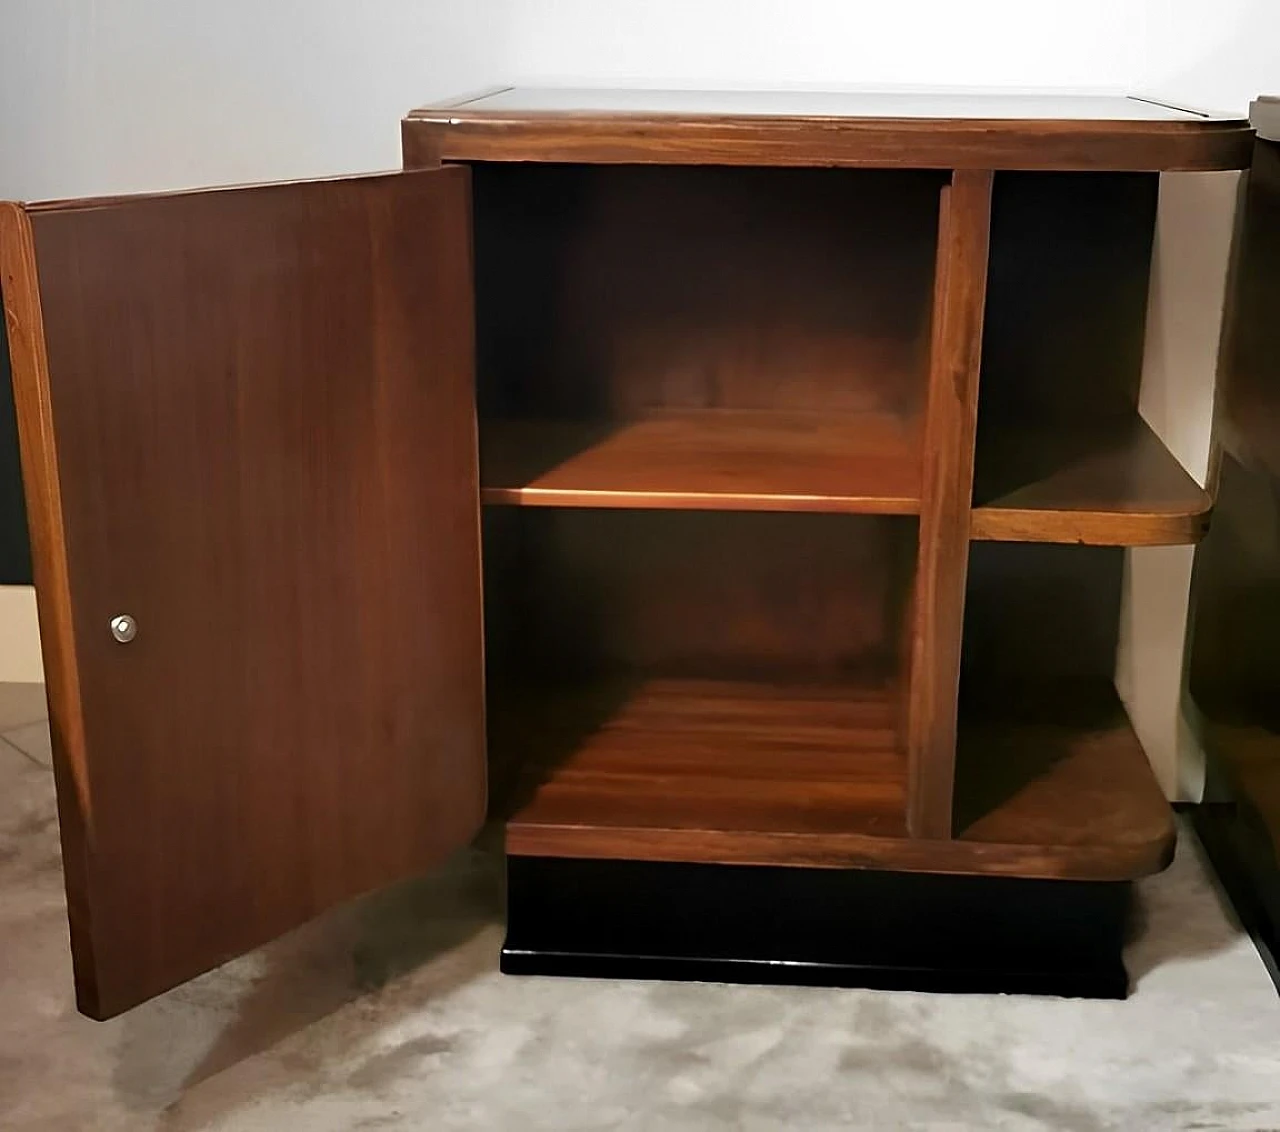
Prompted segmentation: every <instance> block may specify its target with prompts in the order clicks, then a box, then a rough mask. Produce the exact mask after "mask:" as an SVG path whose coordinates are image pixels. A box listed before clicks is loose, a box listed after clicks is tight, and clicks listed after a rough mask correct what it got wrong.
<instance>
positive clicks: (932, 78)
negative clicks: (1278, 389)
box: [0, 0, 1280, 792]
mask: <svg viewBox="0 0 1280 1132" xmlns="http://www.w3.org/2000/svg"><path fill="white" fill-rule="evenodd" d="M513 78H514V79H523V80H533V81H542V82H555V81H579V82H595V83H601V84H608V83H634V84H638V85H662V84H666V85H681V84H687V85H701V86H714V85H734V86H765V87H768V86H782V85H803V86H818V87H821V86H833V85H877V84H878V85H928V86H980V87H994V88H1000V87H1024V88H1025V87H1069V88H1085V89H1108V90H1122V91H1132V92H1138V93H1149V94H1155V95H1159V96H1162V97H1165V98H1168V99H1171V100H1174V101H1180V102H1183V103H1186V104H1191V105H1200V106H1207V107H1212V108H1215V109H1223V110H1242V109H1244V107H1245V106H1246V105H1247V104H1248V102H1249V100H1250V99H1251V98H1252V97H1253V96H1255V95H1256V94H1258V93H1259V92H1261V91H1264V90H1271V91H1276V90H1280V0H1219V3H1217V4H1216V5H1210V4H1206V3H1204V0H1034V2H1029V0H966V2H965V3H957V2H956V0H896V2H892V3H885V2H884V0H876V2H874V3H869V2H866V0H861V2H859V0H608V2H602V0H452V2H451V3H440V2H431V0H372V2H369V3H364V4H359V3H354V2H352V0H221V2H220V3H214V4H211V3H208V2H207V0H202V2H201V3H195V2H193V0H108V2H101V3H100V2H98V0H0V196H3V197H17V198H25V199H37V198H41V197H58V196H79V195H88V194H94V193H109V192H130V191H139V190H154V189H165V188H175V187H183V186H190V185H199V184H228V183H235V182H239V181H251V180H265V179H274V178H285V177H307V176H320V175H325V174H332V173H348V172H361V171H366V170H372V169H380V168H389V167H394V166H395V165H397V164H398V162H399V135H398V125H397V123H398V119H399V117H400V115H401V114H402V113H403V112H404V111H405V110H407V109H408V108H410V107H412V106H414V105H418V104H421V103H423V102H425V101H428V100H430V99H432V98H436V97H440V96H443V95H446V94H450V93H456V92H459V91H469V90H473V89H476V88H479V87H483V86H485V85H488V84H490V83H495V82H502V81H507V80H510V79H513ZM1224 191H1229V190H1222V189H1219V188H1214V189H1210V188H1208V187H1205V186H1202V187H1192V188H1190V189H1189V190H1185V191H1184V190H1183V189H1182V188H1179V189H1177V190H1175V191H1174V193H1173V195H1172V196H1170V195H1169V193H1168V191H1164V196H1166V197H1168V201H1167V202H1166V201H1165V200H1163V199H1162V213H1161V241H1162V247H1163V248H1164V249H1165V253H1166V254H1164V255H1163V256H1162V257H1161V256H1158V262H1157V265H1156V270H1157V272H1160V271H1162V270H1164V268H1162V266H1161V264H1164V266H1165V267H1167V266H1168V264H1169V263H1170V262H1171V260H1170V258H1169V255H1168V254H1167V253H1168V252H1169V251H1170V250H1173V249H1182V248H1191V249H1192V250H1194V251H1195V252H1196V254H1199V255H1202V256H1203V257H1204V259H1203V262H1205V263H1206V264H1208V267H1207V268H1206V270H1204V271H1197V272H1196V273H1195V278H1196V286H1197V287H1198V288H1199V290H1200V292H1201V293H1202V294H1203V295H1204V302H1205V303H1206V304H1207V305H1206V306H1204V307H1202V308H1201V309H1203V310H1209V312H1210V314H1209V319H1208V322H1207V323H1202V324H1198V330H1197V334H1198V337H1197V339H1196V342H1195V344H1193V345H1192V346H1191V347H1189V349H1190V354H1186V353H1185V349H1184V343H1185V336H1184V338H1180V339H1179V342H1178V344H1177V350H1175V351H1172V352H1169V351H1166V353H1165V355H1162V359H1163V360H1161V359H1157V360H1158V361H1159V364H1157V365H1155V366H1153V367H1151V366H1149V372H1148V374H1147V375H1146V377H1145V379H1144V391H1143V393H1144V410H1145V411H1146V412H1147V414H1148V416H1149V417H1154V418H1158V419H1155V420H1154V421H1153V423H1156V424H1157V427H1158V428H1159V429H1160V431H1161V432H1162V434H1163V435H1165V436H1166V438H1167V439H1168V440H1169V441H1170V442H1171V445H1172V446H1173V448H1174V451H1176V452H1178V453H1179V455H1180V456H1182V457H1183V458H1184V459H1186V460H1187V462H1188V466H1189V467H1191V470H1192V471H1193V473H1195V474H1197V475H1202V474H1203V466H1202V465H1203V462H1204V459H1205V454H1206V453H1207V443H1208V439H1207V438H1208V426H1209V421H1208V416H1209V409H1208V399H1207V390H1208V388H1209V385H1210V384H1211V374H1209V373H1208V372H1201V371H1199V370H1198V371H1197V372H1196V373H1194V374H1190V375H1188V373H1187V372H1186V367H1185V366H1183V367H1182V369H1181V370H1179V369H1178V367H1177V366H1176V365H1175V366H1169V365H1166V364H1164V363H1165V361H1167V360H1168V358H1177V357H1185V356H1191V355H1194V356H1196V357H1198V358H1200V359H1204V358H1206V357H1207V356H1211V351H1212V347H1213V343H1214V340H1215V337H1216V332H1217V327H1216V322H1215V321H1214V320H1215V318H1216V310H1215V309H1213V305H1214V304H1215V303H1220V300H1221V277H1220V273H1219V268H1220V267H1221V265H1222V263H1223V262H1224V261H1223V259H1222V252H1223V251H1224V247H1225V245H1223V244H1222V242H1221V241H1222V240H1223V239H1225V236H1224V232H1225V228H1226V227H1227V226H1229V224H1228V225H1226V226H1224V224H1223V221H1222V216H1223V213H1222V212H1221V210H1220V209H1218V211H1216V212H1212V214H1208V213H1201V212H1200V210H1199V209H1198V208H1196V207H1194V199H1195V195H1196V194H1197V193H1200V192H1204V193H1206V194H1207V196H1206V200H1210V201H1211V203H1212V202H1213V201H1216V202H1218V204H1220V203H1221V200H1220V198H1221V196H1222V193H1223V192H1224ZM1187 192H1190V194H1191V196H1190V198H1188V197H1187ZM1188 199H1190V200H1191V201H1192V206H1190V207H1189V206H1188ZM1214 207H1215V208H1216V207H1217V205H1215V206H1214ZM1206 217H1207V219H1206ZM1228 220H1229V216H1228ZM1206 232H1209V234H1210V236H1211V239H1210V242H1209V246H1206V245H1205V242H1204V238H1205V234H1206ZM1213 240H1217V241H1218V243H1216V244H1214V243H1213ZM1182 254H1183V253H1182V252H1181V251H1176V250H1175V251H1174V256H1175V259H1177V257H1179V256H1181V255H1182ZM1178 262H1181V260H1178ZM1160 278H1161V277H1158V278H1157V283H1158V284H1159V283H1160ZM1184 278H1185V277H1184ZM1215 294H1216V298H1215ZM1184 298H1185V293H1184V292H1177V293H1176V294H1175V295H1174V296H1173V300H1172V301H1174V302H1175V303H1180V302H1182V301H1183V299H1184ZM1163 301H1164V302H1166V304H1167V303H1168V302H1169V301H1170V298H1169V295H1168V294H1167V293H1166V294H1165V295H1164V300H1163ZM1197 301H1198V300H1197ZM1154 313H1155V314H1156V315H1157V317H1158V318H1162V317H1163V316H1161V315H1160V314H1159V312H1158V311H1156V312H1154ZM1153 325H1157V330H1159V328H1160V327H1165V326H1177V327H1181V328H1182V329H1183V330H1185V326H1184V324H1183V322H1182V321H1181V320H1180V316H1178V318H1177V319H1175V320H1174V321H1172V322H1159V323H1158V324H1153ZM1161 341H1163V339H1159V340H1153V342H1152V343H1151V345H1152V346H1155V347H1159V346H1160V344H1161ZM1206 351H1208V352H1209V353H1208V354H1207V353H1206ZM1204 365H1207V363H1204ZM1201 369H1202V370H1203V366H1202V367H1201ZM1188 561H1189V559H1188V558H1187V554H1186V552H1185V551H1173V552H1168V553H1165V552H1159V551H1157V552H1151V553H1147V554H1145V555H1139V556H1138V557H1136V558H1134V559H1133V561H1132V562H1131V578H1130V580H1131V583H1132V584H1133V591H1134V593H1135V594H1137V593H1138V592H1139V591H1141V592H1142V593H1144V594H1146V595H1147V597H1148V600H1147V601H1146V602H1145V603H1144V604H1142V605H1134V604H1132V603H1131V604H1130V606H1129V607H1128V608H1127V615H1126V624H1125V633H1126V638H1125V655H1124V656H1123V657H1122V658H1121V672H1120V678H1121V684H1122V686H1123V687H1124V688H1125V692H1126V696H1127V698H1128V699H1129V701H1130V705H1131V710H1132V711H1133V712H1134V715H1135V719H1137V720H1140V721H1141V722H1140V726H1141V727H1142V730H1143V737H1144V740H1145V741H1146V742H1147V744H1148V749H1149V750H1150V752H1151V754H1152V757H1153V761H1154V762H1155V763H1156V766H1157V769H1158V770H1159V771H1160V774H1161V777H1162V779H1163V781H1164V782H1165V783H1166V785H1167V786H1169V788H1170V789H1171V790H1172V789H1174V788H1175V786H1177V785H1179V784H1180V787H1181V789H1183V790H1184V791H1191V792H1194V789H1195V779H1196V773H1195V766H1194V763H1195V759H1194V754H1191V755H1188V754H1187V752H1186V750H1185V746H1180V744H1181V743H1182V742H1183V741H1182V739H1181V738H1180V736H1182V733H1183V730H1184V729H1183V727H1182V723H1181V717H1180V715H1179V711H1178V695H1177V688H1176V687H1175V684H1176V680H1175V679H1174V676H1175V675H1176V673H1175V672H1174V671H1173V670H1174V669H1176V668H1177V667H1178V666H1177V665H1176V664H1173V663H1165V664H1164V665H1163V666H1160V665H1156V664H1154V663H1153V662H1152V660H1151V658H1153V657H1155V656H1157V655H1164V654H1165V651H1166V650H1164V642H1166V641H1168V640H1170V639H1175V640H1180V639H1181V633H1182V629H1183V625H1184V620H1185V588H1186V581H1185V579H1186V572H1187V562H1188ZM3 596H4V601H3V602H0V679H4V678H6V674H8V676H7V678H10V679H12V678H15V677H14V676H13V673H14V672H15V671H21V672H23V673H26V674H27V678H34V676H33V675H32V671H33V662H34V660H38V651H37V649H36V648H35V645H34V640H33V632H34V630H33V626H32V621H31V616H30V611H31V601H30V595H29V593H22V592H18V593H13V592H10V593H7V594H5V595H3ZM34 671H35V672H36V673H38V666H37V667H35V669H34ZM1180 751H1181V752H1182V753H1181V754H1180V753H1179V752H1180ZM1188 766H1190V770H1188V769H1187V767H1188Z"/></svg>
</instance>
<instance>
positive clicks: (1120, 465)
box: [971, 413, 1212, 546]
mask: <svg viewBox="0 0 1280 1132" xmlns="http://www.w3.org/2000/svg"><path fill="white" fill-rule="evenodd" d="M973 498H974V512H973V523H972V529H971V536H972V537H973V538H975V539H988V540H992V541H997V542H1063V543H1086V544H1088V545H1092V546H1166V545H1174V544H1180V543H1194V542H1197V541H1199V539H1200V538H1201V536H1203V534H1204V532H1205V530H1206V528H1207V526H1208V521H1209V512H1210V510H1211V509H1212V500H1211V499H1210V497H1209V495H1208V493H1207V492H1206V491H1205V490H1204V489H1203V488H1201V487H1200V485H1199V484H1197V483H1196V482H1195V480H1193V479H1192V478H1191V476H1189V475H1188V474H1187V472H1186V471H1185V469H1183V467H1182V465H1181V464H1179V463H1178V461H1177V460H1175V459H1174V457H1173V455H1172V454H1171V453H1170V452H1169V450H1168V449H1167V448H1165V446H1164V445H1163V444H1162V443H1161V442H1160V439H1159V438H1158V437H1157V436H1156V434H1155V433H1154V432H1152V430H1151V427H1150V426H1149V425H1148V424H1147V423H1146V422H1145V421H1143V420H1142V419H1141V418H1140V417H1139V416H1138V415H1137V414H1136V413H1135V414H1133V415H1132V416H1129V417H1127V418H1121V419H1118V420H1112V421H1106V422H1099V423H1090V424H1087V425H1080V424H1077V425H1072V426H1063V427H1061V428H1057V429H1053V428H1048V427H1040V428H1034V427H1030V428H1019V427H1017V426H1015V425H1009V426H1007V427H1006V428H1005V429H1004V430H1003V431H1002V432H1000V433H999V434H998V435H996V436H993V437H992V438H991V440H990V442H989V443H985V444H980V445H979V448H978V459H977V470H976V472H975V477H974V489H973Z"/></svg>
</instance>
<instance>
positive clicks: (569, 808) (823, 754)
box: [493, 678, 906, 859]
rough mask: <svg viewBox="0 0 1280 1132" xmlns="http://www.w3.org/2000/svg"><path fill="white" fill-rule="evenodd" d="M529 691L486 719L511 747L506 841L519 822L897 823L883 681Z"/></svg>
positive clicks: (754, 828)
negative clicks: (514, 784)
mask: <svg viewBox="0 0 1280 1132" xmlns="http://www.w3.org/2000/svg"><path fill="white" fill-rule="evenodd" d="M529 702H530V706H531V707H532V711H531V712H530V713H529V714H524V713H517V714H516V715H515V716H514V717H513V718H511V719H506V720H499V721H496V722H495V724H494V727H493V732H494V738H495V742H496V743H499V744H500V743H502V742H514V743H517V744H519V745H520V747H521V751H522V762H523V766H524V772H523V776H522V777H523V782H522V790H521V791H519V792H518V793H517V795H516V797H515V798H514V799H513V804H514V808H515V809H516V810H517V812H516V813H515V815H514V816H513V817H512V818H511V820H510V822H509V823H508V827H507V828H508V850H509V851H510V852H520V851H521V849H520V848H519V845H520V839H521V833H522V831H523V830H524V828H525V827H530V828H531V829H532V830H534V831H535V835H536V830H537V828H538V827H542V826H555V827H563V826H570V827H572V826H584V827H590V828H594V829H600V830H609V829H611V828H612V829H616V830H619V831H622V830H627V829H650V830H665V829H672V830H685V831H697V830H715V831H720V832H721V833H723V834H725V835H726V836H727V835H730V834H732V833H733V832H734V831H736V830H742V831H745V832H748V833H753V834H775V835H779V837H780V839H781V841H782V842H783V843H785V842H786V841H788V840H789V839H792V838H797V837H798V838H804V837H806V836H808V837H812V836H821V835H822V834H832V833H836V834H839V833H847V832H851V831H860V832H864V833H877V832H878V833H881V834H883V835H886V836H894V835H901V834H903V833H904V832H905V827H904V820H903V819H904V814H905V801H904V797H905V779H906V775H905V767H904V764H903V760H902V756H901V754H900V752H899V750H898V733H897V721H896V718H895V715H896V713H895V708H894V702H893V698H892V697H891V696H890V695H889V694H888V693H887V691H885V690H883V689H879V690H877V689H875V688H861V687H858V686H856V685H851V684H847V683H840V682H833V683H830V684H826V685H812V686H805V685H778V684H770V683H754V682H753V683H748V682H737V683H735V682H727V681H712V680H691V679H684V680H673V679H665V680H664V679H659V678H639V679H636V680H635V681H634V682H622V683H619V684H616V685H614V686H605V687H604V688H601V689H588V690H587V691H586V692H581V693H579V694H578V695H577V696H574V695H573V694H570V695H568V696H555V695H554V694H550V693H549V694H547V695H545V696H538V697H530V701H529ZM594 720H598V721H599V722H598V724H596V725H595V727H594V728H592V727H591V721H594ZM532 737H536V738H532ZM621 841H622V838H617V839H616V840H615V844H621ZM784 851H785V850H784ZM695 859H696V858H695Z"/></svg>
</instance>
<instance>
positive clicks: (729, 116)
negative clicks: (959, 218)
mask: <svg viewBox="0 0 1280 1132" xmlns="http://www.w3.org/2000/svg"><path fill="white" fill-rule="evenodd" d="M555 93H556V92H554V91H552V92H548V91H536V90H535V91H529V92H527V94H528V95H529V96H530V97H526V98H524V99H523V100H522V99H521V92H520V91H519V90H516V91H509V90H503V91H498V92H495V93H494V96H492V97H485V96H479V97H476V98H472V99H468V100H465V101H464V102H462V103H461V104H454V105H445V106H441V107H436V108H432V107H427V108H423V109H419V110H414V111H412V112H410V114H409V115H408V116H407V117H406V118H405V120H404V122H403V123H402V141H403V147H404V154H405V164H406V166H407V167H409V168H414V167H419V166H426V165H428V164H432V163H436V162H438V161H440V160H441V159H443V160H446V161H454V160H457V161H559V162H582V163H627V164H635V163H660V164H664V165H676V164H695V165H696V164H708V165H716V164H718V165H756V166H762V165H820V166H841V165H843V166H862V167H903V168H932V169H1081V170H1115V169H1126V170H1128V169H1132V170H1142V169H1146V170H1165V171H1173V170H1207V169H1243V168H1247V166H1248V163H1249V158H1250V147H1251V144H1252V132H1251V130H1250V129H1249V125H1248V122H1247V121H1244V120H1240V119H1213V118H1208V117H1205V116H1201V115H1197V114H1193V113H1187V112H1183V111H1178V110H1173V109H1170V108H1168V107H1153V106H1152V105H1151V104H1149V103H1144V102H1141V101H1136V100H1133V101H1129V100H1124V99H1110V100H1099V99H1093V100H1090V99H1088V98H1081V99H1075V100H1072V99H1070V98H1068V99H1059V100H1057V104H1056V105H1051V106H1050V107H1048V108H1047V109H1046V107H1045V106H1044V102H1045V100H1041V102H1040V104H1038V105H1032V103H1034V102H1035V100H1034V99H1027V98H1025V97H1023V98H1019V97H1018V96H1011V97H1010V98H1007V99H999V98H996V99H992V98H987V99H986V100H985V101H984V100H983V99H981V98H978V99H976V100H975V99H974V98H973V97H972V96H968V97H966V96H963V95H959V96H952V97H951V98H950V99H948V97H947V96H945V95H943V96H933V97H932V102H933V103H934V105H933V106H932V107H931V108H929V107H926V108H925V109H923V110H922V109H921V107H920V106H919V105H911V104H910V101H911V98H912V96H910V95H899V96H897V99H898V101H897V104H896V105H895V103H894V97H895V96H893V95H879V96H876V95H874V94H872V95H866V94H859V93H857V92H835V93H821V92H818V93H809V92H796V91H792V92H784V93H781V94H775V95H772V96H771V95H770V94H769V92H728V93H726V92H644V91H636V92H631V94H632V103H631V104H630V105H628V103H627V93H626V92H589V91H583V92H578V93H577V97H576V99H575V96H574V92H567V91H566V92H563V94H564V97H562V98H560V99H559V100H552V101H549V100H548V95H554V94H555ZM602 93H603V94H604V95H606V96H607V98H608V100H609V101H608V106H607V107H604V108H601V99H600V98H599V97H593V96H597V95H600V94H602ZM655 93H657V94H662V93H665V94H667V95H668V96H675V98H676V101H675V103H673V104H672V105H664V106H661V107H658V108H655V107H654V105H653V96H654V95H655ZM734 95H736V96H737V101H738V102H739V103H741V101H742V100H743V99H744V98H745V99H749V100H751V101H752V106H751V112H748V113H744V112H742V108H741V107H740V106H736V105H734V104H733V103H734ZM681 97H683V103H681V102H680V101H679V99H680V98H681ZM916 97H917V100H918V99H919V97H920V96H916ZM539 98H540V100H541V101H540V102H539V101H537V99H539ZM771 98H772V100H773V101H772V104H770V99H771ZM877 98H878V99H879V101H878V102H877V101H876V100H877ZM717 99H718V100H719V103H720V104H719V105H718V104H717V102H716V100H717ZM726 100H728V101H727V102H726ZM671 101H672V99H671V97H668V102H669V103H670V102H671ZM975 101H976V102H980V103H983V105H981V106H975V105H974V103H975ZM1099 103H1107V104H1108V105H1109V106H1110V109H1109V110H1105V109H1104V110H1102V111H1100V110H1099V108H1098V104H1099ZM1126 103H1127V106H1128V107H1129V109H1128V110H1126V111H1124V117H1126V118H1127V119H1128V120H1107V117H1106V116H1105V115H1106V114H1112V115H1114V114H1115V113H1117V111H1116V110H1115V107H1116V105H1117V104H1126ZM1002 106H1003V109H1002V108H1001V107H1002Z"/></svg>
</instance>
